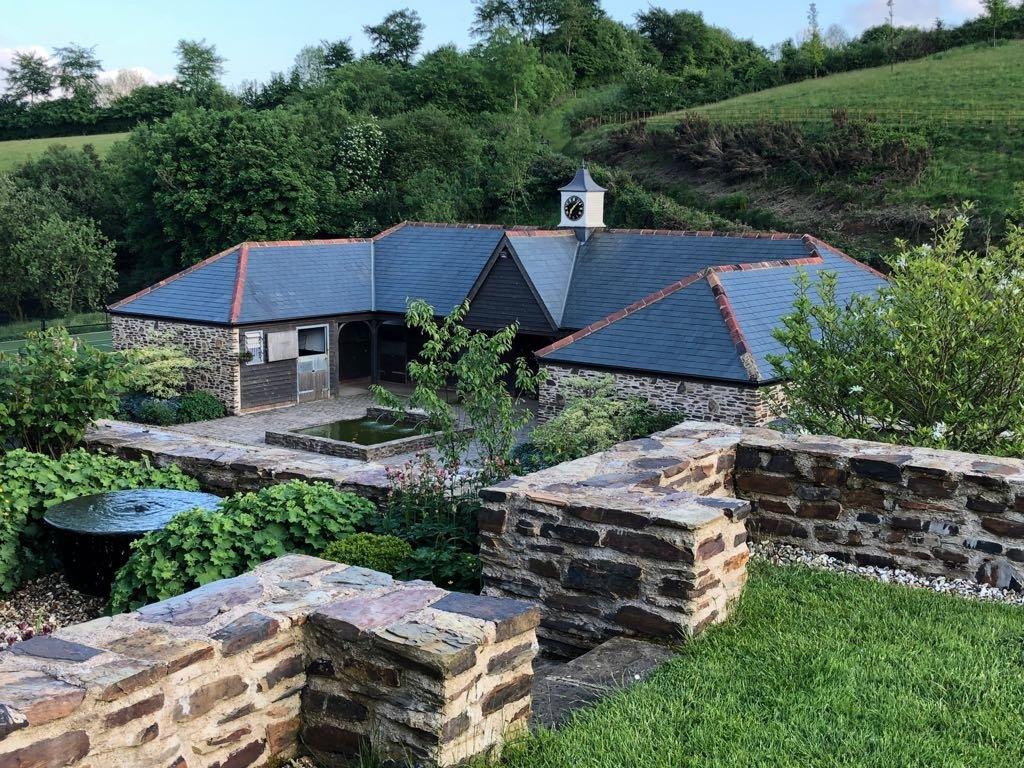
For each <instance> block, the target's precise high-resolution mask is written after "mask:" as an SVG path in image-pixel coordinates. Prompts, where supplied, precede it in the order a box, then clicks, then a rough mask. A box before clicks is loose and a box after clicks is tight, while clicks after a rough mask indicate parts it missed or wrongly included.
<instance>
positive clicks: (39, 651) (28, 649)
mask: <svg viewBox="0 0 1024 768" xmlns="http://www.w3.org/2000/svg"><path fill="white" fill-rule="evenodd" d="M8 652H9V653H12V654H14V655H15V656H32V657H33V658H37V659H47V660H49V661H68V662H71V663H74V664H80V663H82V662H83V661H88V660H89V659H91V658H93V657H94V656H99V655H100V654H102V653H104V651H102V650H100V649H98V648H91V647H90V646H88V645H82V644H81V643H72V642H69V641H67V640H61V639H60V638H59V637H54V636H52V635H36V636H35V637H33V638H31V639H29V640H22V641H21V642H20V643H15V644H14V645H12V646H11V647H10V648H9V649H8Z"/></svg>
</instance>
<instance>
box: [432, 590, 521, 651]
mask: <svg viewBox="0 0 1024 768" xmlns="http://www.w3.org/2000/svg"><path fill="white" fill-rule="evenodd" d="M433 607H434V609H435V610H438V611H447V612H448V613H457V614H459V615H460V616H469V617H471V618H474V619H483V620H484V621H493V622H494V623H495V625H496V626H497V631H496V637H495V639H496V640H497V641H498V642H501V641H502V640H505V639H507V638H509V637H514V636H515V635H518V634H520V633H522V632H525V631H527V630H528V629H533V628H534V627H536V626H537V625H538V624H539V623H540V611H539V610H538V609H537V607H536V606H535V605H533V604H532V603H528V602H526V601H524V600H512V599H510V598H507V597H486V596H484V595H465V594H462V593H461V592H453V593H451V594H449V595H446V596H445V597H443V598H441V599H440V600H438V601H437V602H436V603H434V606H433Z"/></svg>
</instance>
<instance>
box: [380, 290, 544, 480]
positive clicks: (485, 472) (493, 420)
mask: <svg viewBox="0 0 1024 768" xmlns="http://www.w3.org/2000/svg"><path fill="white" fill-rule="evenodd" d="M468 312H469V302H468V301H467V302H464V303H463V304H462V305H461V306H459V307H456V308H455V309H454V310H453V311H452V312H451V313H450V314H449V315H448V316H447V317H445V318H443V319H440V320H439V319H437V318H436V317H435V315H434V308H433V307H431V306H430V305H429V304H427V303H426V302H424V301H413V302H411V303H410V304H409V308H408V310H407V311H406V315H405V322H406V325H407V327H409V328H415V329H416V330H418V331H420V332H421V333H422V334H423V336H424V337H425V339H426V341H425V342H424V344H423V348H422V350H421V351H420V354H419V357H418V359H416V360H413V361H411V362H410V363H409V366H408V369H409V378H410V379H411V380H412V382H413V385H414V387H413V391H412V394H411V395H410V396H409V401H408V405H409V406H411V407H413V408H419V409H422V410H423V411H425V412H426V414H427V423H428V425H429V426H430V428H431V429H432V430H435V431H438V432H440V433H441V435H440V437H439V438H438V441H437V450H438V453H439V454H440V455H441V460H442V464H443V465H444V466H445V467H447V468H450V469H451V470H452V471H454V470H456V469H457V468H458V467H460V466H461V465H462V464H463V459H464V456H465V455H466V450H467V448H468V447H469V444H470V441H471V440H472V441H475V443H476V444H477V446H478V449H479V459H477V460H476V461H475V462H474V467H473V468H474V469H475V470H476V472H475V475H476V482H477V483H480V484H482V485H487V484H490V483H491V482H494V481H495V480H499V479H502V478H503V477H505V476H507V473H508V460H509V457H510V455H511V452H512V448H513V446H514V445H515V441H516V433H517V432H518V431H519V430H520V429H522V427H524V426H525V425H526V424H527V423H528V422H529V421H530V418H531V415H530V412H529V411H528V410H527V409H526V408H524V407H522V405H521V403H520V401H519V397H518V396H517V395H513V394H512V393H510V392H509V387H508V385H507V382H508V380H509V379H512V380H513V381H514V382H515V389H516V391H517V392H519V393H523V394H526V393H531V392H536V391H537V387H538V385H539V383H540V381H541V377H542V374H539V373H533V372H532V371H531V370H530V368H529V365H528V364H527V362H526V360H525V359H523V358H518V359H516V360H515V361H514V363H510V362H508V360H507V359H506V358H507V356H508V355H509V353H510V352H511V351H512V343H513V341H514V340H515V336H516V332H517V331H518V326H517V325H515V324H513V325H510V326H508V327H507V328H503V329H501V330H500V331H497V332H496V333H493V334H489V333H485V332H483V331H473V330H470V329H469V328H467V327H466V326H465V325H463V320H465V317H466V315H467V313H468ZM449 389H453V390H454V392H455V396H456V400H457V401H458V404H459V409H460V410H461V412H462V414H464V418H465V422H466V423H462V422H461V420H460V417H459V413H458V412H457V411H456V409H455V408H454V407H453V406H452V405H451V404H450V403H449V402H448V390H449ZM373 393H374V395H375V397H376V398H377V400H378V401H379V402H380V403H381V404H382V405H385V406H387V407H390V408H396V409H401V408H403V407H405V404H404V403H402V402H401V401H400V400H399V399H397V398H396V397H395V396H394V395H393V394H392V393H390V392H388V391H387V390H386V389H384V388H383V387H380V386H376V387H374V388H373ZM466 426H468V427H471V428H472V434H470V433H469V432H467V431H466V430H465V429H463V427H466ZM454 492H455V490H454V489H453V490H452V493H454Z"/></svg>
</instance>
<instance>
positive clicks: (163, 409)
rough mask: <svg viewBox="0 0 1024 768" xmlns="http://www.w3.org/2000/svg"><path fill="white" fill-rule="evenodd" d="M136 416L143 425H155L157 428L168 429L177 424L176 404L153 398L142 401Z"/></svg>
mask: <svg viewBox="0 0 1024 768" xmlns="http://www.w3.org/2000/svg"><path fill="white" fill-rule="evenodd" d="M138 415H139V421H141V422H142V423H143V424H155V425H157V426H158V427H169V426H170V425H171V424H177V423H178V422H179V419H178V409H177V407H176V403H174V402H173V401H170V400H161V399H158V398H155V397H147V398H145V399H144V400H143V401H142V403H141V404H140V405H139V411H138Z"/></svg>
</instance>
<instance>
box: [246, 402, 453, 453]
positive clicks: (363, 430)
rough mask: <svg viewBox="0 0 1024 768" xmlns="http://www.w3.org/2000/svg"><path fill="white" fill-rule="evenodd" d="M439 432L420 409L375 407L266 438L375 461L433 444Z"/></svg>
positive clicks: (303, 448)
mask: <svg viewBox="0 0 1024 768" xmlns="http://www.w3.org/2000/svg"><path fill="white" fill-rule="evenodd" d="M439 434H440V433H438V432H431V431H430V430H429V428H428V427H427V425H426V423H425V415H424V414H422V413H416V412H402V411H393V410H390V409H388V408H376V407H374V408H368V409H367V411H366V415H365V416H363V417H362V418H358V419H341V420H339V421H331V422H328V423H326V424H316V425H314V426H310V427H302V428H299V429H292V430H289V431H287V432H267V434H266V438H265V439H266V442H267V443H268V444H270V445H281V446H285V447H286V448H295V449H298V450H300V451H311V452H313V453H322V454H326V455H329V456H341V457H343V458H346V459H358V460H360V461H376V460H378V459H383V458H387V457H388V456H396V455H398V454H400V453H414V452H416V451H423V450H426V449H428V448H432V447H433V446H434V445H435V443H436V441H437V438H438V436H439Z"/></svg>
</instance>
